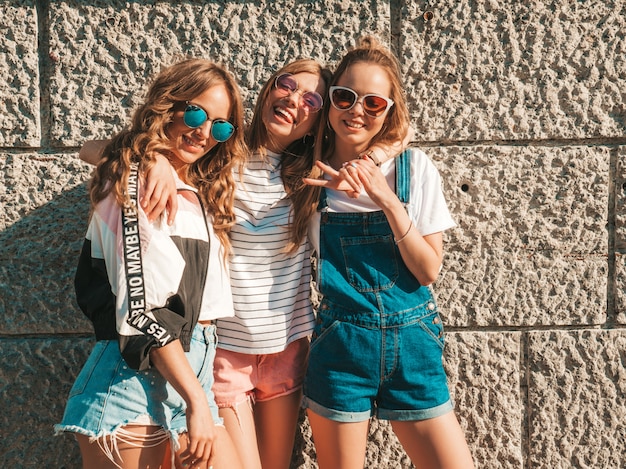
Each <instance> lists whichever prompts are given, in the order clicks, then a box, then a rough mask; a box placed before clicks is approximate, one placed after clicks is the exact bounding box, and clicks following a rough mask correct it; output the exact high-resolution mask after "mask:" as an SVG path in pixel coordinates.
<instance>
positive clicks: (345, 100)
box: [331, 88, 357, 109]
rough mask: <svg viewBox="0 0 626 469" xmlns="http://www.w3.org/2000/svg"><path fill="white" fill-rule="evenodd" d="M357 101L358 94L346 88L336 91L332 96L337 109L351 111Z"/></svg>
mask: <svg viewBox="0 0 626 469" xmlns="http://www.w3.org/2000/svg"><path fill="white" fill-rule="evenodd" d="M356 99H357V95H356V93H354V92H353V91H352V90H348V89H345V88H337V89H334V90H333V92H332V94H331V100H332V102H333V105H334V106H335V107H336V108H337V109H350V108H351V107H352V106H354V103H355V102H356Z"/></svg>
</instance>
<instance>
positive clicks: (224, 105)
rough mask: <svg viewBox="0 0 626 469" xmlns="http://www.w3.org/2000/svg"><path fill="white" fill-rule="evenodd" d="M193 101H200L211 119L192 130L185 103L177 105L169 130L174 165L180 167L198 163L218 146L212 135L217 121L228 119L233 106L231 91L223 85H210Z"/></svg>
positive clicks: (200, 104)
mask: <svg viewBox="0 0 626 469" xmlns="http://www.w3.org/2000/svg"><path fill="white" fill-rule="evenodd" d="M189 103H191V104H196V105H198V106H200V107H201V108H202V109H204V110H205V111H206V113H207V115H208V116H209V119H208V120H207V121H206V122H204V123H203V124H202V125H201V126H200V127H198V128H195V129H191V128H189V127H187V125H185V123H184V121H183V115H184V112H185V107H186V106H185V105H184V104H183V105H180V106H178V107H177V109H176V111H175V112H174V115H173V117H172V122H170V124H169V125H168V127H167V130H166V133H167V136H168V137H169V139H170V141H171V142H172V146H173V152H172V153H173V158H172V159H171V161H172V165H173V166H174V168H176V169H177V170H178V169H180V168H182V167H185V166H187V165H190V164H192V163H194V162H196V161H197V160H199V159H200V158H202V157H203V156H204V155H206V154H207V153H208V152H209V150H211V148H213V147H214V146H215V145H217V143H218V142H216V141H215V139H214V138H213V137H212V136H211V125H212V123H213V120H214V119H224V120H228V119H229V117H230V114H231V108H232V100H231V97H230V94H229V92H228V89H227V88H226V86H225V85H223V84H219V85H215V86H212V87H210V88H208V89H207V90H206V91H204V92H203V93H201V94H200V95H198V96H196V97H195V98H193V99H191V100H189Z"/></svg>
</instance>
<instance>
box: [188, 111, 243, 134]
mask: <svg viewBox="0 0 626 469" xmlns="http://www.w3.org/2000/svg"><path fill="white" fill-rule="evenodd" d="M186 104H187V107H185V113H184V114H183V122H184V123H185V125H186V126H187V127H189V128H190V129H197V128H198V127H200V126H201V125H202V124H204V123H205V122H206V121H210V122H211V137H213V138H214V139H215V141H216V142H225V141H226V140H228V139H229V138H230V137H232V136H233V134H234V133H235V130H236V129H237V128H236V127H235V126H234V125H233V124H231V123H230V122H228V121H227V120H224V119H213V120H211V119H209V115H208V114H207V112H206V111H205V110H204V109H202V108H201V107H200V106H198V105H197V104H191V103H186Z"/></svg>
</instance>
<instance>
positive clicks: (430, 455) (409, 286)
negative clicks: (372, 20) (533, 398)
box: [304, 38, 473, 469]
mask: <svg viewBox="0 0 626 469" xmlns="http://www.w3.org/2000/svg"><path fill="white" fill-rule="evenodd" d="M399 77H400V73H399V67H398V64H397V61H396V59H395V57H394V56H393V55H392V54H391V53H390V52H389V51H388V50H386V49H384V48H382V47H380V46H379V45H378V44H377V43H376V41H375V40H374V39H372V38H365V39H364V40H363V41H362V45H361V46H359V47H358V48H356V49H354V50H352V51H350V52H348V54H347V55H346V56H345V57H344V59H343V60H342V62H341V63H340V65H339V67H338V69H337V72H336V73H335V76H334V78H333V82H332V85H331V87H330V93H329V94H330V104H332V105H331V106H328V105H327V106H325V108H324V113H323V116H322V121H321V122H322V125H323V127H321V128H320V131H319V133H318V141H317V142H316V147H317V151H318V152H319V155H318V156H319V159H320V160H323V161H325V162H326V163H323V162H322V161H318V163H317V165H318V168H319V169H321V170H322V171H323V172H324V173H326V175H327V178H328V177H330V178H331V180H311V179H308V180H307V182H308V183H310V184H312V185H315V186H320V185H321V186H323V187H322V192H321V197H320V203H319V210H320V214H319V217H318V218H317V219H315V220H314V222H313V223H312V228H311V241H312V243H313V245H314V248H315V249H316V251H317V254H318V266H317V268H318V271H317V284H318V288H319V290H320V293H321V294H322V298H321V302H320V305H319V309H318V317H317V325H316V328H315V331H314V333H313V337H312V342H311V355H310V359H309V368H308V371H307V376H306V380H305V385H304V386H305V387H304V395H305V397H304V406H305V407H306V408H307V412H308V417H309V421H310V424H311V429H312V431H313V440H314V442H315V447H316V452H317V458H318V464H319V467H320V468H321V469H326V468H328V469H330V468H333V469H336V468H362V467H363V466H364V464H365V449H366V443H367V435H368V423H369V419H370V418H371V417H372V416H373V415H376V416H377V417H378V418H381V419H386V420H390V421H391V425H392V428H393V430H394V432H395V434H396V435H397V436H398V439H399V440H400V442H401V444H402V446H403V447H404V449H405V451H406V452H407V454H408V455H409V457H410V458H411V460H412V461H413V463H414V465H415V466H416V467H419V468H440V467H446V468H462V469H467V468H472V467H473V463H472V457H471V454H470V452H469V449H468V447H467V443H466V442H465V437H464V435H463V432H462V430H461V428H460V425H459V423H458V421H457V419H456V417H455V415H454V413H453V406H452V403H451V400H450V395H449V392H448V387H447V382H446V375H445V372H444V369H443V365H442V351H443V328H442V325H441V319H440V317H439V313H438V311H437V306H436V303H435V300H434V298H433V295H432V293H431V290H430V288H429V287H428V285H430V284H431V283H433V282H434V281H435V279H436V278H437V275H438V273H439V270H440V266H441V261H442V253H443V246H442V244H443V242H442V231H443V230H445V229H447V228H450V227H452V226H454V221H453V220H452V218H451V217H450V214H449V212H448V209H447V206H446V203H445V200H444V198H443V194H442V192H441V181H440V178H439V173H438V172H437V170H436V168H435V167H434V165H433V164H432V163H431V162H430V160H429V159H428V157H427V156H426V155H425V154H424V153H422V152H421V151H419V150H417V149H408V150H406V151H405V152H404V153H403V154H402V155H401V156H399V157H398V158H396V159H395V160H391V161H389V162H386V163H384V164H383V165H382V167H381V168H378V167H377V166H376V165H375V164H374V162H373V161H372V159H370V158H368V157H367V156H366V155H367V153H366V154H365V155H364V154H363V153H362V152H364V151H365V150H366V149H367V148H368V147H369V146H370V145H371V144H373V143H378V142H383V143H385V142H389V141H397V140H399V139H400V136H402V135H405V134H406V129H407V127H408V111H407V108H406V104H405V102H404V98H403V96H402V92H401V89H400V78H399ZM340 178H343V179H346V180H348V181H351V183H352V186H353V187H356V188H357V190H353V191H347V192H343V191H340V190H332V189H337V188H342V187H341V186H338V185H337V184H336V182H335V181H338V180H340ZM359 187H361V188H362V189H363V191H359V190H358V188H359ZM316 221H319V226H318V225H317V224H316Z"/></svg>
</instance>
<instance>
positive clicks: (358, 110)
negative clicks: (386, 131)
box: [328, 62, 391, 159]
mask: <svg viewBox="0 0 626 469" xmlns="http://www.w3.org/2000/svg"><path fill="white" fill-rule="evenodd" d="M336 85H337V86H344V87H347V88H350V89H352V90H354V91H355V92H356V93H357V94H358V95H359V96H360V97H361V96H363V95H366V94H376V95H380V96H384V97H386V98H388V97H389V96H390V94H391V81H390V80H389V76H388V75H387V72H386V70H385V69H384V68H383V67H381V66H379V65H376V64H373V63H366V62H356V63H354V64H353V65H351V66H349V67H348V68H347V69H346V71H345V72H344V73H343V74H342V75H341V76H340V77H339V79H338V80H337V83H336ZM388 113H389V109H387V111H385V112H384V113H383V114H382V115H381V116H379V117H371V116H369V115H367V114H366V113H365V112H363V104H362V101H361V98H359V101H358V102H357V103H356V104H355V105H354V106H353V107H352V108H351V109H348V110H346V111H342V110H339V109H336V108H335V107H334V106H330V108H329V111H328V122H329V123H330V125H331V127H332V128H333V130H334V131H335V154H336V155H337V156H339V155H343V157H342V159H345V158H347V159H351V158H352V157H353V156H354V155H356V154H358V153H360V152H362V151H364V150H366V149H367V148H368V146H369V142H370V141H371V140H372V138H374V136H376V134H378V132H380V130H381V129H382V127H383V124H384V123H385V119H386V118H387V114H388Z"/></svg>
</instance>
